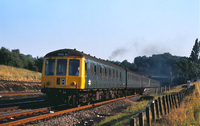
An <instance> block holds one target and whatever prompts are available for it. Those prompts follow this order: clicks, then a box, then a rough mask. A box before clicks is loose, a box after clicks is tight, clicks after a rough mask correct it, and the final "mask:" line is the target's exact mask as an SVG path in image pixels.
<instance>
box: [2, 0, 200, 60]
mask: <svg viewBox="0 0 200 126" xmlns="http://www.w3.org/2000/svg"><path fill="white" fill-rule="evenodd" d="M196 38H199V40H200V2H199V0H0V47H6V48H8V49H9V50H12V49H20V52H21V53H23V54H26V55H27V54H31V55H32V56H33V57H36V56H39V57H40V56H44V55H45V54H46V53H48V52H50V51H54V50H57V49H63V48H72V49H74V48H76V49H77V50H79V51H84V52H85V53H87V54H91V55H92V56H96V57H98V58H103V59H111V60H118V61H123V60H124V59H127V60H128V61H130V62H133V60H134V58H135V57H136V56H143V55H146V56H151V55H152V54H160V53H164V52H169V53H171V54H172V55H178V56H187V57H188V56H189V55H190V53H191V50H192V47H193V45H194V42H195V39H196Z"/></svg>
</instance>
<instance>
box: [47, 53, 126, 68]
mask: <svg viewBox="0 0 200 126" xmlns="http://www.w3.org/2000/svg"><path fill="white" fill-rule="evenodd" d="M53 56H78V57H85V58H87V59H91V60H94V61H96V62H99V63H102V64H105V65H109V66H112V67H116V68H119V69H123V70H125V68H123V67H120V66H117V65H115V64H112V63H109V62H107V61H105V60H102V59H98V58H96V57H95V56H94V57H93V56H90V55H89V54H85V53H83V52H80V51H78V50H76V49H60V50H56V51H53V52H50V53H47V54H46V55H45V56H44V57H53Z"/></svg>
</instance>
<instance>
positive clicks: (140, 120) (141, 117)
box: [139, 112, 144, 126]
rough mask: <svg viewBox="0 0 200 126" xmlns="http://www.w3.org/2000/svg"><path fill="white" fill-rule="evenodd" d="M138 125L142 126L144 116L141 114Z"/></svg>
mask: <svg viewBox="0 0 200 126" xmlns="http://www.w3.org/2000/svg"><path fill="white" fill-rule="evenodd" d="M139 125H140V126H144V116H143V112H140V113H139Z"/></svg>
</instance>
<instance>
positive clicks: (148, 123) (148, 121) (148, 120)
mask: <svg viewBox="0 0 200 126" xmlns="http://www.w3.org/2000/svg"><path fill="white" fill-rule="evenodd" d="M146 118H147V126H151V117H150V107H147V108H146Z"/></svg>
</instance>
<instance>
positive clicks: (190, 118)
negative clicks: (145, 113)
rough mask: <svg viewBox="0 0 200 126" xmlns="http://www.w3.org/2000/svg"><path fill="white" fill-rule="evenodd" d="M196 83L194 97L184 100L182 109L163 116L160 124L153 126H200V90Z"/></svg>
mask: <svg viewBox="0 0 200 126" xmlns="http://www.w3.org/2000/svg"><path fill="white" fill-rule="evenodd" d="M199 86H200V85H199V83H196V89H195V91H194V92H193V94H192V95H190V96H187V97H185V98H184V100H183V102H182V104H181V107H180V108H177V109H174V110H172V111H173V112H171V113H170V114H168V115H166V116H163V117H162V119H161V120H160V122H157V123H153V124H152V125H153V126H190V125H193V126H199V125H200V88H199Z"/></svg>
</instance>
